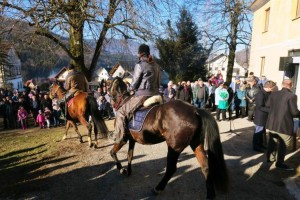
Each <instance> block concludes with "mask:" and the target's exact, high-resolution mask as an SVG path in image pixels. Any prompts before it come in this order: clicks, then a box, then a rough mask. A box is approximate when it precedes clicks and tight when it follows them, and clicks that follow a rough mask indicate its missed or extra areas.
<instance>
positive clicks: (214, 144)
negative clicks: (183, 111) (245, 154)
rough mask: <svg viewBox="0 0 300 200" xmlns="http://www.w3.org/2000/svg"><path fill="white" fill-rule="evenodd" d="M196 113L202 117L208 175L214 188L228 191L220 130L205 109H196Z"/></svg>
mask: <svg viewBox="0 0 300 200" xmlns="http://www.w3.org/2000/svg"><path fill="white" fill-rule="evenodd" d="M197 114H198V115H199V116H200V118H201V119H202V133H204V138H205V139H204V146H205V147H206V149H207V157H208V168H209V175H210V176H211V178H212V180H213V182H214V185H215V187H216V189H218V190H219V191H224V192H226V191H228V182H229V179H228V171H227V167H226V164H225V160H224V154H223V148H222V143H221V140H220V131H219V127H218V124H217V122H216V120H215V119H214V117H213V116H212V115H211V114H210V113H208V112H207V111H205V110H202V109H198V110H197Z"/></svg>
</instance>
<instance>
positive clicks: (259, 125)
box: [252, 81, 276, 152]
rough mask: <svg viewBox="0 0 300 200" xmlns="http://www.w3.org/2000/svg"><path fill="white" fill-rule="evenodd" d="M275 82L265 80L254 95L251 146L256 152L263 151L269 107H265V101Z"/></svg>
mask: <svg viewBox="0 0 300 200" xmlns="http://www.w3.org/2000/svg"><path fill="white" fill-rule="evenodd" d="M275 86H276V84H275V83H274V82H273V81H267V82H266V83H265V84H264V86H263V89H261V90H260V91H259V92H258V93H257V94H256V95H255V102H256V107H255V111H254V124H255V130H254V134H253V140H252V146H253V150H254V151H257V152H264V149H265V148H266V147H265V146H264V145H263V144H264V138H266V123H267V119H268V113H269V108H268V107H266V102H267V100H268V98H269V95H270V94H271V92H272V91H273V89H274V88H275Z"/></svg>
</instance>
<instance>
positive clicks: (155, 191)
mask: <svg viewBox="0 0 300 200" xmlns="http://www.w3.org/2000/svg"><path fill="white" fill-rule="evenodd" d="M151 192H152V194H154V195H159V194H160V193H162V190H157V189H155V188H153V189H152V190H151Z"/></svg>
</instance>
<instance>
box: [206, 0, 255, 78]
mask: <svg viewBox="0 0 300 200" xmlns="http://www.w3.org/2000/svg"><path fill="white" fill-rule="evenodd" d="M250 3H251V1H250V0H206V1H202V3H201V7H202V8H203V12H202V16H203V19H204V20H205V21H206V23H205V25H204V26H203V27H202V29H201V30H203V31H202V33H203V35H205V36H206V37H205V38H206V44H207V45H209V46H210V48H209V49H211V51H220V50H225V51H227V50H229V53H228V68H227V76H226V81H227V82H231V79H232V73H233V65H234V60H235V52H236V49H237V46H238V45H244V46H246V47H248V46H250V41H251V32H252V27H251V18H252V13H251V10H250V7H249V6H250Z"/></svg>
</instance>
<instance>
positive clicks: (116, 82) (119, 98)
mask: <svg viewBox="0 0 300 200" xmlns="http://www.w3.org/2000/svg"><path fill="white" fill-rule="evenodd" d="M108 95H109V97H110V103H111V105H112V106H113V107H114V108H116V109H118V108H119V107H120V105H121V103H122V102H123V100H124V99H125V98H126V97H128V96H129V92H128V91H127V85H126V84H125V83H124V81H123V80H122V78H120V77H116V78H114V79H113V80H112V82H111V84H110V86H109V90H108Z"/></svg>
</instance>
